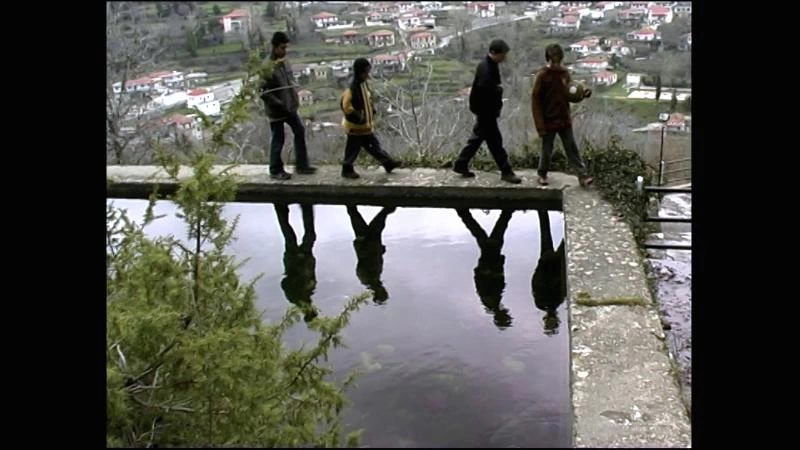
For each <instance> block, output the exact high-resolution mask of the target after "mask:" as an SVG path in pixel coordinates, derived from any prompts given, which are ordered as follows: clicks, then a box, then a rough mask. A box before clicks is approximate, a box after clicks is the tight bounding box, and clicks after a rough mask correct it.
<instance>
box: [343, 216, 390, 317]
mask: <svg viewBox="0 0 800 450" xmlns="http://www.w3.org/2000/svg"><path fill="white" fill-rule="evenodd" d="M395 209H396V208H395V207H393V206H391V207H385V208H383V209H381V211H380V212H379V213H378V214H377V215H376V216H375V217H374V218H373V219H372V222H370V223H369V225H367V223H366V222H365V221H364V218H363V217H361V213H359V212H358V208H357V207H356V206H355V205H347V215H349V216H350V223H351V224H352V225H353V233H355V235H356V238H355V240H354V241H353V248H354V249H355V250H356V258H357V259H358V262H357V263H356V276H358V280H359V281H361V283H362V284H363V285H364V286H365V287H366V288H367V289H371V290H372V292H373V294H372V300H373V301H374V302H375V303H385V302H386V300H388V299H389V293H388V292H387V291H386V288H385V287H384V286H383V283H382V282H381V274H382V273H383V254H384V253H386V246H385V245H383V242H382V241H381V235H382V234H383V229H384V228H386V218H387V217H388V216H389V214H391V213H393V212H394V211H395Z"/></svg>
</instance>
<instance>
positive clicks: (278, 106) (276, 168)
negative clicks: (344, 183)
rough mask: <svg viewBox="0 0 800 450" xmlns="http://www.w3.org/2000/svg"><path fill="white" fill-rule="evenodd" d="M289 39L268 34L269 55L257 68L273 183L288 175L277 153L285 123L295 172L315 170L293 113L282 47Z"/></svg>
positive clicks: (295, 99)
mask: <svg viewBox="0 0 800 450" xmlns="http://www.w3.org/2000/svg"><path fill="white" fill-rule="evenodd" d="M288 44H289V37H288V36H287V35H286V33H284V32H282V31H278V32H276V33H275V34H273V35H272V52H271V53H270V55H269V57H268V58H267V61H265V63H264V65H263V67H262V69H261V83H262V84H261V99H262V100H263V101H264V107H265V108H266V110H267V117H269V124H270V128H271V129H272V142H271V146H270V147H271V148H270V155H269V173H270V177H272V178H274V179H277V180H288V179H290V178H291V177H292V176H291V175H290V174H289V173H287V172H286V171H285V170H284V168H283V161H282V160H281V150H283V143H284V141H285V139H286V136H285V134H284V131H283V124H284V123H285V124H288V125H289V127H290V128H291V129H292V134H294V151H295V152H297V157H296V169H295V171H296V172H297V173H299V174H312V173H314V172H316V171H317V169H316V168H315V167H311V166H310V165H309V162H308V150H307V149H306V130H305V127H304V126H303V121H302V119H300V116H299V115H298V114H297V108H298V107H299V106H300V99H299V98H298V96H297V90H296V88H297V86H296V85H295V84H294V76H293V75H292V67H291V65H290V64H289V61H288V60H287V59H286V47H287V45H288Z"/></svg>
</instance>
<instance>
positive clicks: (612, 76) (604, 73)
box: [594, 70, 614, 78]
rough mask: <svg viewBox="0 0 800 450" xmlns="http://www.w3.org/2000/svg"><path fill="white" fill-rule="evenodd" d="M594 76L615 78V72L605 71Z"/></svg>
mask: <svg viewBox="0 0 800 450" xmlns="http://www.w3.org/2000/svg"><path fill="white" fill-rule="evenodd" d="M594 76H595V78H614V72H609V71H607V70H604V71H603V72H599V73H596V74H594Z"/></svg>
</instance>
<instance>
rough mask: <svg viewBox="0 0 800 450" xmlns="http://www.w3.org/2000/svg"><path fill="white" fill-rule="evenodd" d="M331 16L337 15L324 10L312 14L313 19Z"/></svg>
mask: <svg viewBox="0 0 800 450" xmlns="http://www.w3.org/2000/svg"><path fill="white" fill-rule="evenodd" d="M330 17H336V14H332V13H329V12H325V11H322V12H321V13H318V14H314V15H313V16H311V18H312V19H327V18H330Z"/></svg>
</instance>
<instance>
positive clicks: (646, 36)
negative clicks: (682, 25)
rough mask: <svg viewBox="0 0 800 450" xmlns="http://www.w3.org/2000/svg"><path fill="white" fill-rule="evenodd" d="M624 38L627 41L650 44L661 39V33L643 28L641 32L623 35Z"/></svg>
mask: <svg viewBox="0 0 800 450" xmlns="http://www.w3.org/2000/svg"><path fill="white" fill-rule="evenodd" d="M625 37H626V38H627V39H628V40H629V41H639V42H650V41H655V40H658V39H661V33H660V32H658V31H656V30H654V29H652V28H649V27H645V28H642V29H641V30H636V31H631V32H630V33H628V34H627V35H625Z"/></svg>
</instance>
